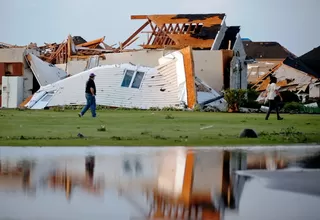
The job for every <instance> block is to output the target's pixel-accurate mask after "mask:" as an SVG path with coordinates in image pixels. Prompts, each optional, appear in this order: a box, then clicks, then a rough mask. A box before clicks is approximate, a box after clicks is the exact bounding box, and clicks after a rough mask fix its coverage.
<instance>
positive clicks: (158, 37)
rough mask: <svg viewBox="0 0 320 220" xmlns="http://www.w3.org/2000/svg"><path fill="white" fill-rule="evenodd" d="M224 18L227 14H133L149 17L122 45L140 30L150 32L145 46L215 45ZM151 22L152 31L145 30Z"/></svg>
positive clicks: (135, 16)
mask: <svg viewBox="0 0 320 220" xmlns="http://www.w3.org/2000/svg"><path fill="white" fill-rule="evenodd" d="M224 18H225V14H172V15H132V16H131V19H142V20H147V21H146V22H145V23H144V24H143V25H142V26H141V27H140V28H139V29H138V30H137V31H136V32H135V33H134V34H133V35H131V36H130V37H129V38H128V39H127V40H126V41H124V42H123V43H122V45H121V47H126V46H128V44H131V43H132V42H133V41H135V40H136V38H135V37H136V36H137V35H138V34H139V33H148V34H150V35H149V37H148V41H147V43H145V44H143V45H140V46H142V47H143V48H144V49H160V48H165V47H166V48H168V47H169V48H172V49H181V48H183V47H186V46H190V47H192V48H194V49H197V48H200V49H211V47H212V45H213V43H214V40H215V38H216V36H217V34H218V32H219V31H220V28H221V25H222V23H223V20H224ZM147 26H149V31H143V30H144V29H145V28H146V27H147Z"/></svg>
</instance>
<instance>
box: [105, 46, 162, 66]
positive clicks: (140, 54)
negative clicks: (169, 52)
mask: <svg viewBox="0 0 320 220" xmlns="http://www.w3.org/2000/svg"><path fill="white" fill-rule="evenodd" d="M165 53H166V51H165V50H141V51H133V52H122V53H108V54H105V57H106V59H105V60H101V61H100V65H112V64H121V63H130V62H131V63H134V64H136V65H142V66H149V67H155V66H157V65H159V63H158V60H159V59H160V58H161V57H162V56H164V55H165Z"/></svg>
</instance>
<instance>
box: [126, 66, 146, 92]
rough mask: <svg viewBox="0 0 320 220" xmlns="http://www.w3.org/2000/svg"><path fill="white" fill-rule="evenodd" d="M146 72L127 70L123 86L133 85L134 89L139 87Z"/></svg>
mask: <svg viewBox="0 0 320 220" xmlns="http://www.w3.org/2000/svg"><path fill="white" fill-rule="evenodd" d="M144 74H145V73H144V72H141V71H133V70H126V72H125V75H124V78H123V81H122V84H121V87H131V88H134V89H139V88H140V86H141V82H142V79H143V77H144ZM132 79H133V80H132Z"/></svg>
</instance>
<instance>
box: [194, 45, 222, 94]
mask: <svg viewBox="0 0 320 220" xmlns="http://www.w3.org/2000/svg"><path fill="white" fill-rule="evenodd" d="M193 59H194V69H195V75H196V76H198V77H199V78H200V79H201V80H202V81H204V82H205V83H206V84H208V85H209V86H210V87H211V88H213V89H214V90H216V91H218V92H219V91H221V90H222V88H223V73H224V66H223V54H222V51H221V50H194V51H193Z"/></svg>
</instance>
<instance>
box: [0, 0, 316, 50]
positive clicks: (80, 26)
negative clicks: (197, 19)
mask: <svg viewBox="0 0 320 220" xmlns="http://www.w3.org/2000/svg"><path fill="white" fill-rule="evenodd" d="M319 8H320V0H304V1H302V0H268V1H265V0H264V1H262V0H259V1H257V0H241V1H240V0H161V1H150V0H135V1H129V0H115V1H112V0H109V1H107V0H90V1H87V0H86V1H85V0H54V1H50V0H29V1H27V0H0V27H1V29H0V42H5V43H9V44H17V45H26V44H28V43H30V42H35V43H37V44H38V45H43V43H44V42H46V43H53V42H57V43H60V42H62V41H63V40H64V39H66V37H67V36H68V34H71V35H73V36H82V37H83V38H85V39H86V40H88V41H90V40H94V39H97V38H100V37H103V36H105V37H106V38H105V42H106V43H107V44H109V45H112V44H117V43H119V42H123V41H125V40H126V39H127V38H128V37H129V36H130V35H131V34H132V33H133V32H134V31H135V30H136V29H138V28H139V27H140V26H141V25H142V24H143V21H142V20H130V15H135V14H143V15H150V14H178V13H179V14H196V13H197V14H199V13H201V14H203V13H225V14H226V15H227V19H226V23H227V25H228V26H233V25H235V26H241V37H243V38H250V39H251V40H252V41H277V42H279V43H280V44H281V45H283V46H284V47H286V48H287V49H288V50H290V51H291V52H292V53H294V54H296V55H297V56H299V55H302V54H304V53H306V52H308V51H310V50H312V49H313V48H315V47H318V46H320V28H319V23H318V22H319V21H320V13H318V10H319ZM317 27H318V28H317Z"/></svg>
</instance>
